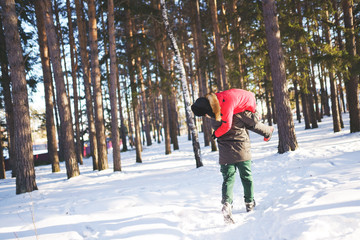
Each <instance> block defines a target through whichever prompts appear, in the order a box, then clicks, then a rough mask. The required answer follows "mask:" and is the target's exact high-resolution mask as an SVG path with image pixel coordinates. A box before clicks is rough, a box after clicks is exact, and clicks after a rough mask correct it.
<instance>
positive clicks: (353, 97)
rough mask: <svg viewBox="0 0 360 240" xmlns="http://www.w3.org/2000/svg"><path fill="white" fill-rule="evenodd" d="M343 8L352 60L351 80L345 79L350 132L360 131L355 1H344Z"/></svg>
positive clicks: (346, 36) (348, 47)
mask: <svg viewBox="0 0 360 240" xmlns="http://www.w3.org/2000/svg"><path fill="white" fill-rule="evenodd" d="M342 7H343V11H344V22H345V39H346V51H347V53H348V54H349V56H350V57H351V58H352V61H351V66H350V67H349V74H350V75H349V78H348V79H345V87H346V97H347V102H348V104H349V113H350V132H351V133H353V132H359V131H360V115H359V87H358V85H359V78H358V74H357V73H356V62H355V56H356V45H355V34H354V22H353V10H352V9H353V0H343V1H342Z"/></svg>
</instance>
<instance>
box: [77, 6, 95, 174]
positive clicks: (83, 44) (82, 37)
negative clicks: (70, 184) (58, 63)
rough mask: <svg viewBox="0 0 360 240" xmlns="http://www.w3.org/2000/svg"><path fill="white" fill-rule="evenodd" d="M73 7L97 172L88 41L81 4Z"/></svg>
mask: <svg viewBox="0 0 360 240" xmlns="http://www.w3.org/2000/svg"><path fill="white" fill-rule="evenodd" d="M75 7H76V21H77V25H78V31H79V42H80V57H81V67H82V69H83V78H84V87H85V99H86V114H87V119H88V128H89V140H90V149H91V156H92V161H93V170H98V169H99V163H98V162H99V160H98V143H97V139H96V130H95V122H94V108H93V101H92V93H91V84H90V67H89V55H88V52H87V42H88V41H87V37H86V36H87V34H86V26H85V17H84V11H83V6H82V4H80V0H75Z"/></svg>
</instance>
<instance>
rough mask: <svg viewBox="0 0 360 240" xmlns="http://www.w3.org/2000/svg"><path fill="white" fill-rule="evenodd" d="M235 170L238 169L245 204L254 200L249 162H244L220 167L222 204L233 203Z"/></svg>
mask: <svg viewBox="0 0 360 240" xmlns="http://www.w3.org/2000/svg"><path fill="white" fill-rule="evenodd" d="M236 168H238V169H239V173H240V179H241V183H242V185H243V188H244V199H245V202H252V201H253V200H254V186H253V181H252V175H251V160H249V161H245V162H238V163H234V164H225V165H221V173H222V175H223V178H224V181H223V184H222V201H221V203H222V204H224V203H225V202H228V203H230V204H232V202H233V188H234V183H235V173H236Z"/></svg>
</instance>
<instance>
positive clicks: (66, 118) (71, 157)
mask: <svg viewBox="0 0 360 240" xmlns="http://www.w3.org/2000/svg"><path fill="white" fill-rule="evenodd" d="M42 4H43V6H44V9H45V14H44V17H45V29H46V35H47V37H48V46H49V53H50V59H51V64H52V67H53V72H54V78H55V83H56V96H57V105H58V108H59V115H60V132H61V134H60V136H61V138H62V139H63V151H64V152H63V156H64V158H65V163H66V174H67V177H68V178H72V177H75V176H78V175H79V174H80V171H79V166H78V164H77V160H76V152H75V143H74V130H73V128H72V119H71V112H70V103H69V97H68V96H67V94H66V89H65V81H64V73H63V71H62V67H61V59H60V47H59V43H58V40H57V36H56V32H55V26H54V21H53V14H52V6H51V1H50V0H43V2H42Z"/></svg>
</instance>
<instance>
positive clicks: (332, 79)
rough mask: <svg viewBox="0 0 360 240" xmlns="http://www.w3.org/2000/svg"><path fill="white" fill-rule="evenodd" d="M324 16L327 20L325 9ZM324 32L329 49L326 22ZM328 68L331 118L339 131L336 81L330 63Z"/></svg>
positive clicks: (328, 29) (329, 41) (335, 130)
mask: <svg viewBox="0 0 360 240" xmlns="http://www.w3.org/2000/svg"><path fill="white" fill-rule="evenodd" d="M325 16H326V19H325V22H327V21H328V19H329V13H328V11H326V13H325ZM324 32H325V40H326V44H327V45H328V46H329V47H330V49H331V48H332V43H331V37H330V28H329V26H328V23H325V24H324ZM328 69H329V77H330V89H331V111H332V118H333V129H334V132H340V131H341V126H340V113H339V102H338V96H337V86H336V81H335V77H334V72H333V71H332V69H333V66H332V64H330V66H328Z"/></svg>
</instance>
